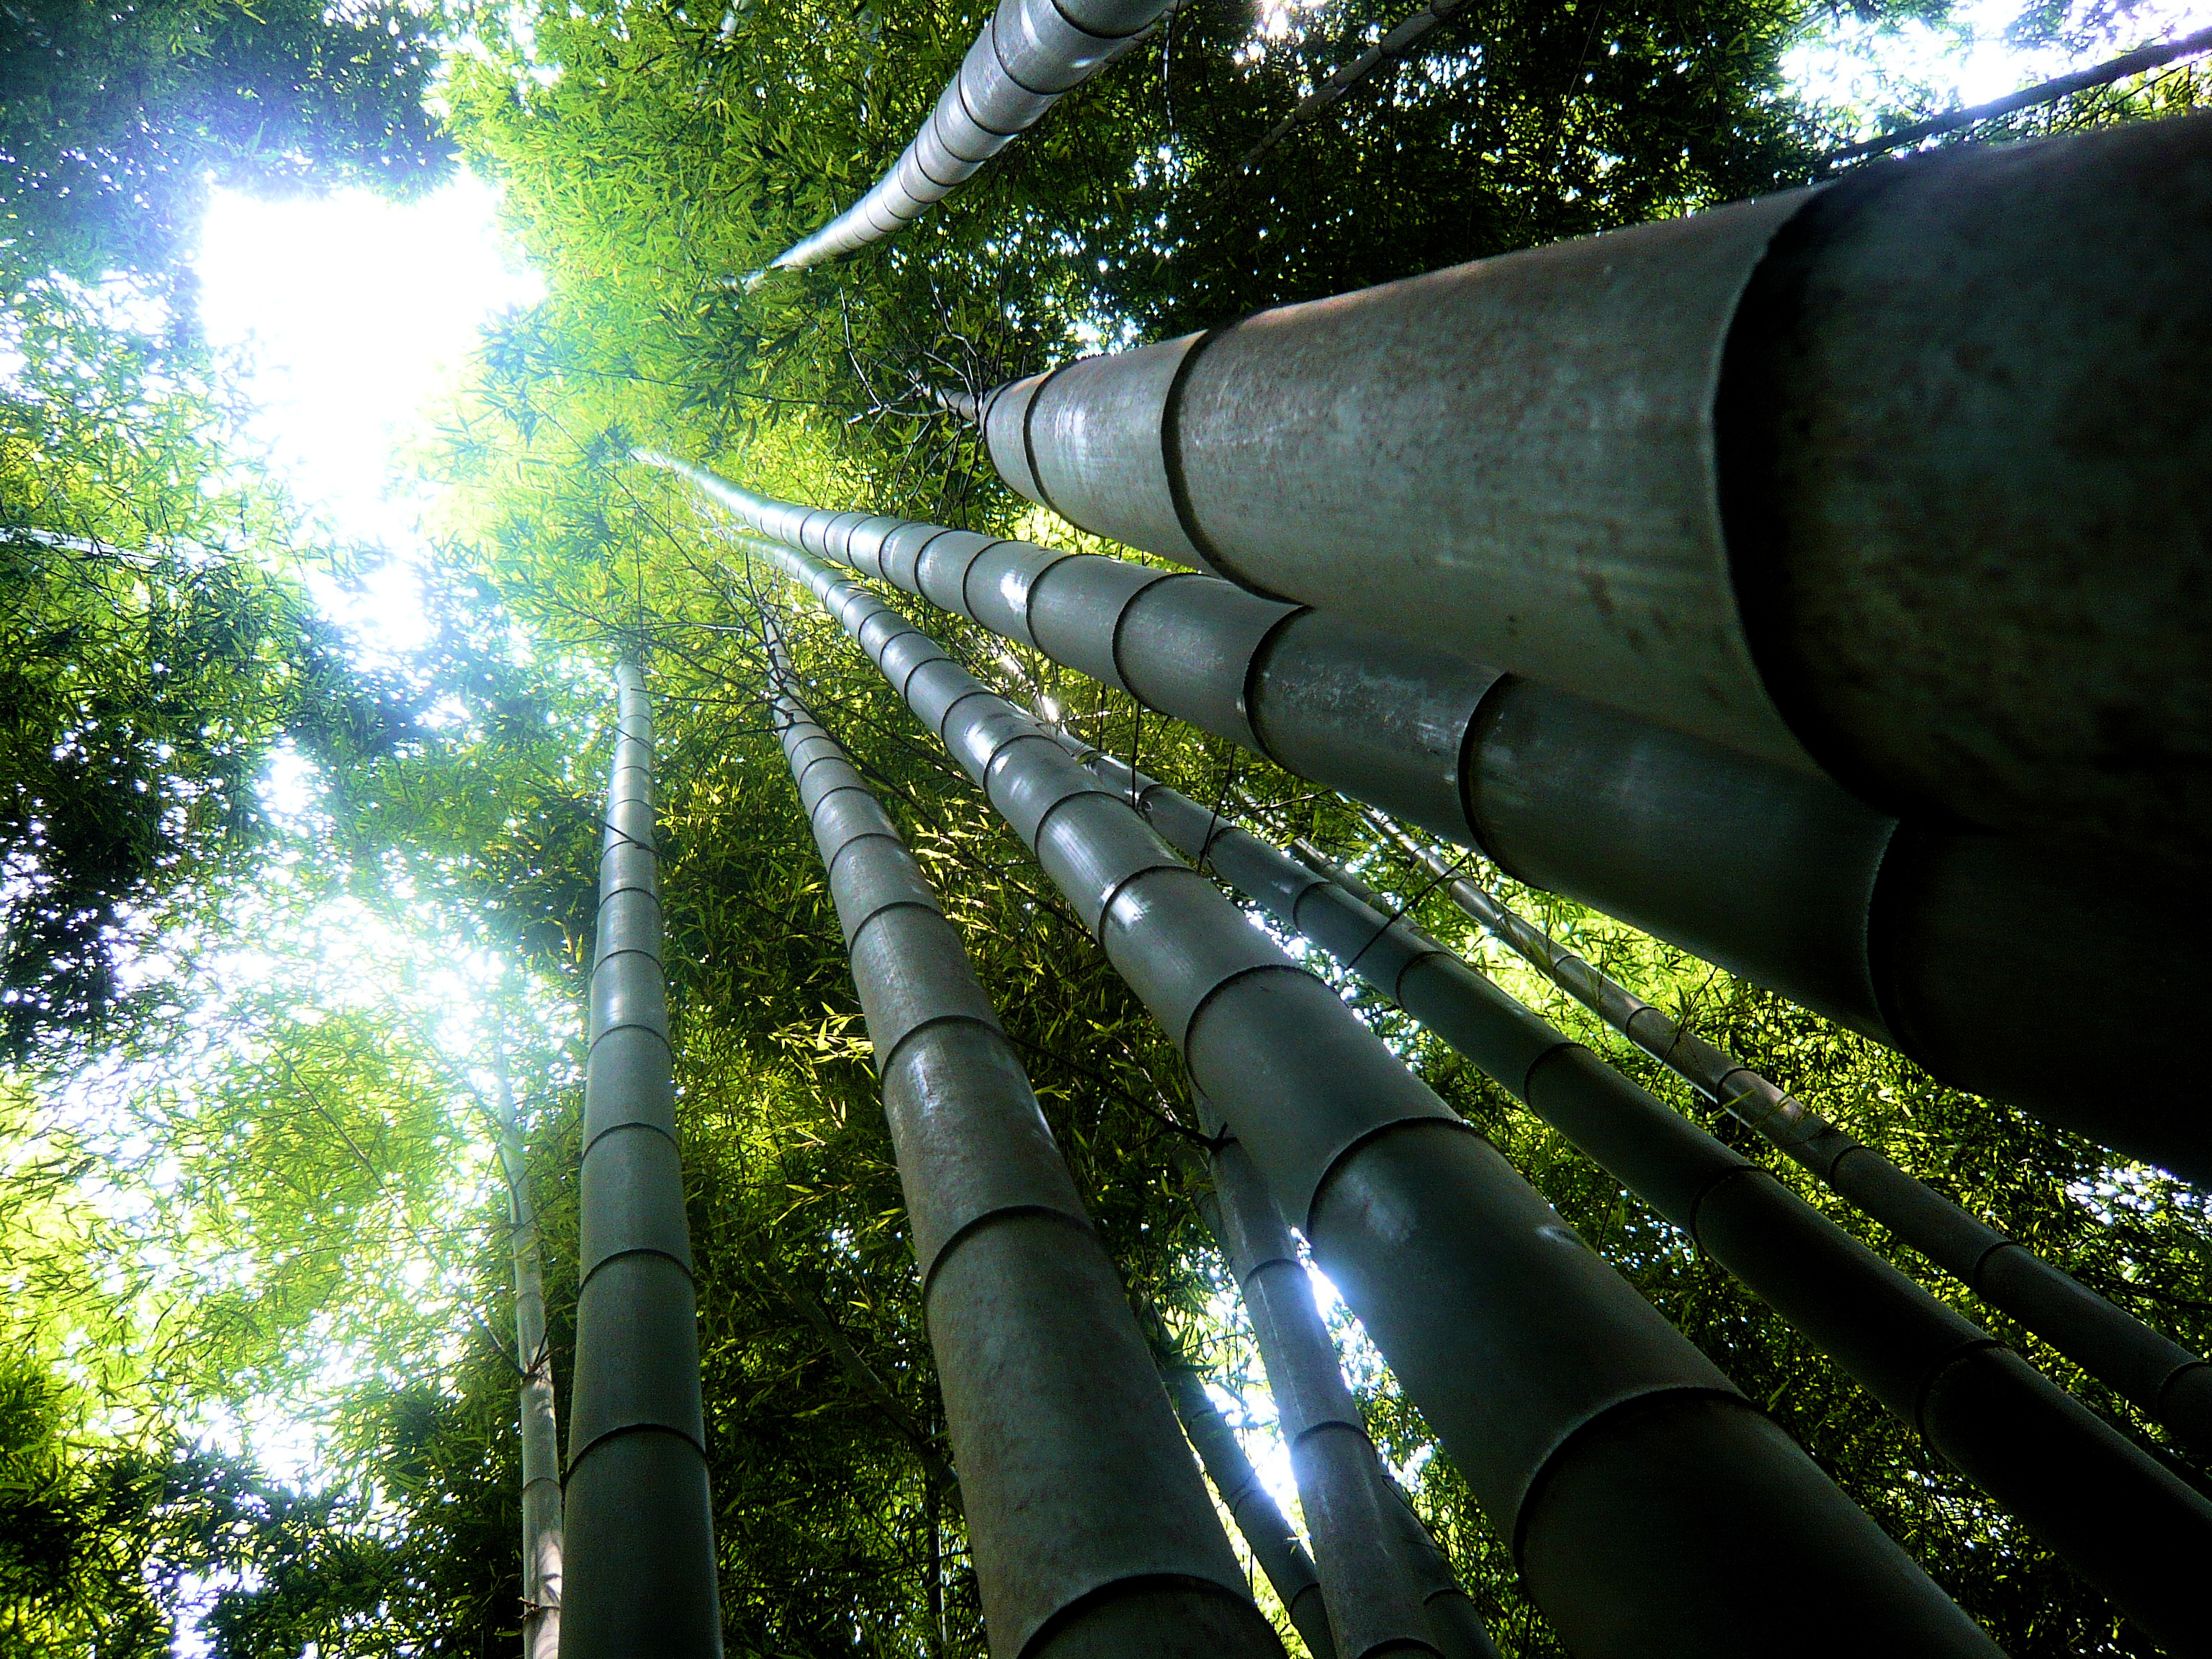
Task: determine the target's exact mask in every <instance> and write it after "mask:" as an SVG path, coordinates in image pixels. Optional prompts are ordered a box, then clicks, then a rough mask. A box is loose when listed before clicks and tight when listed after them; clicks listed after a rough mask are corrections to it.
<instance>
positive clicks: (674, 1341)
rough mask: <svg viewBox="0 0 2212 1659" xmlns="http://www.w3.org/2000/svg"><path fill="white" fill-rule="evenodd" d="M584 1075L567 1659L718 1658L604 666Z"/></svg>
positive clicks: (641, 807)
mask: <svg viewBox="0 0 2212 1659" xmlns="http://www.w3.org/2000/svg"><path fill="white" fill-rule="evenodd" d="M616 684H617V687H618V696H617V702H616V720H615V752H614V763H613V769H612V775H611V781H610V783H609V787H608V790H607V819H606V825H605V836H604V839H603V841H602V842H601V845H600V852H599V929H598V938H597V940H596V943H595V945H594V946H593V951H592V1019H591V1054H590V1058H589V1060H588V1061H587V1062H586V1071H585V1081H584V1164H583V1180H582V1199H581V1212H582V1243H581V1249H580V1262H579V1267H578V1273H579V1277H578V1286H577V1292H576V1360H575V1366H576V1369H575V1383H574V1396H575V1398H574V1407H573V1409H572V1412H571V1413H570V1417H569V1423H568V1483H567V1516H566V1520H567V1528H568V1551H567V1556H566V1560H565V1567H564V1571H565V1582H564V1583H563V1586H562V1588H563V1591H564V1595H563V1601H562V1630H561V1638H562V1650H563V1653H564V1655H565V1659H713V1656H718V1655H720V1652H721V1650H722V1614H721V1599H720V1590H719V1589H718V1587H717V1583H716V1579H715V1570H714V1511H713V1509H712V1506H711V1504H710V1502H709V1499H708V1490H707V1455H706V1441H707V1431H706V1423H705V1417H704V1413H703V1412H702V1407H701V1403H700V1387H699V1332H698V1326H697V1316H696V1309H695V1305H694V1304H695V1298H694V1294H693V1290H692V1282H691V1245H690V1234H689V1229H688V1226H687V1224H686V1222H685V1220H684V1170H683V1161H682V1158H681V1157H680V1155H679V1154H678V1151H677V1143H676V1086H675V1078H674V1061H675V1054H674V1051H673V1049H672V1048H671V1047H670V1043H669V1036H668V1000H667V988H666V986H665V981H664V979H663V976H662V972H661V964H660V896H659V880H658V876H657V872H656V868H655V854H654V842H653V715H652V708H651V705H650V703H648V702H647V698H646V693H645V684H644V680H643V678H641V676H640V674H639V673H638V671H637V670H636V669H635V668H634V667H632V666H631V665H629V664H628V663H624V664H623V665H622V666H621V667H620V668H618V669H617V671H616Z"/></svg>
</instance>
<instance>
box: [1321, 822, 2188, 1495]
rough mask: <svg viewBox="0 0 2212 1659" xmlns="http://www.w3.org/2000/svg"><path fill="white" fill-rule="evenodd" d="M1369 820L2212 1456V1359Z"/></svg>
mask: <svg viewBox="0 0 2212 1659" xmlns="http://www.w3.org/2000/svg"><path fill="white" fill-rule="evenodd" d="M1365 815H1366V817H1367V819H1368V822H1369V823H1371V824H1372V825H1373V826H1374V827H1375V828H1376V829H1377V830H1379V831H1380V832H1381V833H1382V834H1383V836H1386V837H1388V838H1389V840H1390V841H1391V842H1394V843H1395V845H1396V846H1397V847H1399V848H1401V850H1403V851H1404V852H1405V853H1406V854H1407V855H1408V856H1409V857H1411V858H1413V859H1414V860H1417V861H1418V862H1419V865H1420V866H1421V867H1422V868H1423V869H1424V870H1425V871H1427V872H1428V873H1429V875H1430V877H1431V879H1433V880H1434V881H1435V882H1437V884H1438V885H1439V887H1440V888H1441V889H1442V890H1443V892H1444V893H1445V895H1446V896H1449V898H1450V900H1451V901H1452V902H1453V903H1454V904H1455V905H1457V906H1458V907H1459V908H1461V909H1462V910H1463V911H1465V912H1466V913H1467V915H1468V916H1469V917H1470V918H1472V919H1473V920H1474V921H1476V922H1478V923H1479V924H1480V925H1481V927H1483V928H1484V929H1486V931H1487V932H1489V933H1491V934H1492V935H1493V936H1494V937H1496V938H1497V939H1499V940H1500V941H1502V942H1503V943H1504V944H1505V945H1508V946H1509V947H1510V948H1511V949H1512V950H1513V951H1516V952H1517V953H1518V954H1519V955H1520V956H1522V957H1524V958H1525V959H1526V960H1527V961H1528V963H1529V964H1530V965H1531V966H1532V967H1534V968H1535V969H1538V970H1539V971H1540V972H1541V973H1542V974H1543V975H1545V976H1546V977H1547V978H1548V979H1549V980H1550V981H1552V982H1553V984H1554V985H1557V986H1558V987H1559V988H1560V989H1561V990H1563V991H1565V992H1566V993H1567V994H1568V995H1570V996H1571V997H1573V998H1574V999H1575V1000H1577V1002H1580V1003H1581V1004H1582V1005H1583V1006H1584V1007H1586V1008H1588V1009H1589V1011H1590V1012H1592V1013H1595V1014H1596V1015H1597V1016H1598V1017H1599V1018H1601V1019H1602V1020H1604V1021H1605V1022H1606V1024H1608V1025H1610V1026H1612V1027H1613V1030H1616V1031H1618V1032H1620V1034H1621V1036H1625V1037H1626V1038H1627V1039H1628V1040H1629V1041H1630V1042H1632V1043H1634V1044H1635V1045H1636V1046H1637V1047H1638V1048H1641V1049H1643V1050H1644V1053H1645V1054H1650V1056H1651V1057H1652V1058H1653V1059H1654V1060H1657V1061H1659V1062H1660V1063H1661V1064H1662V1065H1663V1066H1666V1067H1667V1068H1668V1070H1669V1071H1671V1072H1673V1073H1674V1075H1675V1076H1677V1077H1679V1078H1680V1079H1682V1080H1683V1081H1684V1082H1685V1083H1687V1084H1688V1085H1690V1086H1691V1087H1692V1088H1693V1089H1695V1090H1697V1091H1698V1092H1699V1094H1701V1095H1703V1096H1705V1097H1706V1098H1707V1099H1708V1100H1711V1102H1713V1103H1714V1104H1716V1105H1717V1106H1719V1107H1720V1108H1721V1109H1723V1110H1724V1111H1726V1112H1728V1113H1729V1114H1730V1115H1732V1116H1734V1117H1735V1118H1736V1119H1738V1120H1739V1121H1741V1122H1743V1123H1745V1124H1747V1125H1749V1126H1750V1127H1752V1128H1753V1129H1756V1130H1757V1131H1759V1133H1760V1134H1762V1135H1764V1136H1765V1138H1766V1139H1768V1140H1770V1141H1771V1142H1772V1143H1773V1144H1774V1145H1775V1146H1777V1147H1778V1148H1779V1149H1781V1150H1782V1151H1783V1152H1787V1153H1788V1154H1789V1155H1790V1158H1793V1159H1795V1160H1796V1163H1797V1164H1800V1165H1801V1166H1802V1167H1803V1168H1804V1169H1805V1170H1808V1171H1809V1172H1810V1173H1811V1174H1812V1175H1813V1176H1814V1178H1815V1179H1816V1180H1818V1181H1820V1183H1821V1184H1822V1185H1824V1186H1826V1188H1829V1189H1830V1190H1831V1191H1832V1192H1834V1193H1836V1194H1838V1195H1839V1196H1841V1197H1843V1198H1844V1199H1846V1200H1849V1201H1850V1203H1852V1204H1853V1205H1855V1206H1857V1207H1858V1208H1859V1209H1860V1210H1861V1211H1863V1212H1865V1213H1866V1214H1867V1215H1869V1216H1870V1217H1872V1218H1874V1219H1875V1220H1876V1221H1879V1222H1880V1223H1881V1225H1883V1226H1885V1227H1887V1228H1888V1229H1889V1230H1890V1231H1891V1232H1892V1233H1893V1234H1894V1235H1895V1236H1896V1237H1897V1238H1898V1239H1899V1242H1900V1243H1905V1244H1909V1245H1911V1247H1912V1248H1913V1249H1916V1250H1917V1251H1919V1252H1920V1253H1921V1254H1922V1255H1924V1256H1926V1257H1927V1258H1928V1259H1929V1261H1932V1262H1934V1263H1935V1264H1936V1266H1937V1267H1941V1268H1942V1270H1943V1271H1944V1272H1945V1273H1949V1274H1950V1275H1951V1276H1952V1277H1953V1278H1954V1279H1957V1280H1959V1281H1960V1283H1961V1284H1963V1285H1966V1287H1967V1288H1968V1289H1969V1290H1971V1291H1973V1292H1974V1294H1975V1295H1976V1296H1978V1297H1980V1298H1981V1299H1982V1300H1983V1301H1984V1302H1986V1303H1988V1304H1990V1306H1991V1307H1992V1308H1995V1309H1997V1310H1999V1311H2000V1312H2002V1313H2005V1314H2008V1315H2010V1316H2012V1317H2013V1318H2015V1319H2016V1320H2018V1321H2019V1322H2021V1324H2022V1325H2024V1326H2026V1327H2027V1328H2028V1329H2029V1330H2031V1331H2033V1332H2034V1333H2035V1334H2037V1335H2038V1336H2039V1337H2041V1338H2043V1340H2045V1341H2046V1342H2048V1343H2050V1344H2051V1346H2052V1347H2054V1348H2056V1349H2057V1351H2058V1352H2060V1353H2063V1354H2064V1355H2065V1356H2066V1357H2067V1358H2069V1359H2070V1360H2072V1361H2073V1362H2074V1363H2075V1364H2077V1365H2079V1366H2081V1369H2082V1370H2085V1371H2087V1372H2088V1373H2089V1375H2090V1376H2093V1377H2095V1378H2096V1379H2097V1380H2098V1381H2099V1382H2100V1383H2104V1384H2105V1385H2106V1386H2107V1387H2108V1388H2110V1389H2112V1390H2113V1391H2114V1392H2115V1393H2117V1394H2118V1395H2120V1396H2121V1397H2122V1398H2123V1399H2124V1400H2126V1401H2128V1402H2129V1403H2130V1405H2132V1406H2134V1407H2136V1409H2137V1410H2138V1411H2141V1412H2142V1413H2143V1414H2144V1415H2145V1416H2146V1417H2148V1418H2150V1419H2153V1420H2154V1421H2155V1422H2159V1423H2162V1424H2164V1425H2166V1428H2167V1429H2168V1430H2169V1431H2172V1434H2173V1435H2174V1437H2176V1438H2177V1439H2179V1440H2180V1441H2181V1442H2182V1443H2183V1444H2185V1445H2186V1446H2188V1447H2190V1448H2191V1449H2194V1450H2195V1451H2196V1452H2197V1453H2198V1455H2205V1454H2207V1453H2212V1364H2207V1363H2206V1362H2205V1361H2204V1359H2203V1358H2202V1357H2200V1356H2199V1355H2197V1354H2194V1353H2191V1352H2190V1351H2189V1350H2188V1349H2186V1348H2185V1347H2183V1346H2181V1345H2180V1344H2179V1343H2178V1342H2176V1341H2175V1340H2173V1339H2172V1337H2169V1336H2166V1335H2164V1334H2161V1333H2160V1332H2158V1331H2154V1330H2153V1329H2152V1328H2150V1327H2149V1326H2148V1325H2146V1324H2144V1323H2143V1322H2142V1321H2141V1320H2140V1319H2137V1318H2136V1316H2134V1315H2133V1314H2131V1313H2129V1312H2128V1311H2127V1310H2125V1309H2123V1308H2120V1307H2118V1306H2116V1305H2114V1304H2112V1303H2111V1302H2108V1301H2106V1299H2105V1298H2104V1297H2101V1296H2099V1295H2098V1294H2097V1293H2096V1292H2095V1291H2093V1290H2091V1289H2090V1288H2089V1287H2088V1286H2087V1285H2084V1284H2081V1282H2080V1281H2079V1280H2077V1279H2074V1278H2072V1277H2071V1276H2069V1274H2067V1273H2063V1272H2061V1271H2060V1270H2059V1269H2058V1268H2057V1267H2053V1266H2051V1263H2049V1262H2048V1261H2045V1260H2043V1258H2042V1257H2040V1256H2039V1255H2036V1254H2035V1253H2034V1252H2033V1251H2032V1250H2030V1249H2028V1248H2027V1246H2026V1245H2025V1244H2022V1243H2021V1242H2020V1241H2019V1240H2018V1239H2015V1238H2008V1237H2006V1236H2005V1235H2004V1234H2002V1233H2001V1232H1999V1231H1997V1230H1996V1228H1994V1227H1992V1226H1990V1225H1989V1224H1988V1223H1987V1222H1985V1221H1984V1220H1982V1219H1981V1218H1979V1217H1978V1216H1975V1215H1972V1214H1971V1213H1969V1212H1967V1211H1966V1210H1964V1209H1961V1208H1960V1206H1958V1205H1956V1204H1954V1203H1953V1202H1952V1201H1951V1200H1949V1199H1948V1198H1946V1197H1944V1196H1943V1195H1942V1194H1941V1193H1939V1192H1937V1191H1936V1189H1935V1188H1932V1187H1930V1186H1929V1185H1928V1184H1927V1183H1926V1182H1923V1181H1916V1180H1915V1179H1913V1177H1912V1176H1909V1175H1907V1174H1905V1171H1904V1170H1900V1169H1899V1168H1898V1167H1897V1165H1895V1164H1893V1163H1891V1162H1890V1161H1889V1160H1888V1159H1887V1158H1884V1157H1883V1156H1882V1155H1881V1153H1880V1152H1876V1151H1875V1149H1874V1148H1873V1147H1871V1146H1867V1145H1865V1144H1864V1143H1863V1142H1862V1141H1860V1140H1858V1139H1856V1138H1854V1137H1853V1136H1851V1135H1849V1134H1847V1133H1844V1131H1843V1130H1841V1129H1839V1128H1838V1127H1836V1126H1835V1125H1834V1124H1833V1123H1831V1122H1830V1121H1828V1120H1827V1119H1826V1118H1825V1117H1823V1116H1822V1115H1820V1113H1818V1112H1816V1111H1814V1110H1813V1109H1812V1108H1810V1107H1809V1106H1808V1105H1806V1104H1805V1103H1803V1102H1802V1101H1801V1100H1799V1099H1797V1098H1796V1097H1795V1096H1794V1095H1791V1094H1790V1093H1789V1092H1788V1091H1785V1090H1784V1089H1783V1088H1781V1087H1780V1086H1778V1085H1776V1084H1775V1083H1774V1082H1772V1081H1771V1079H1768V1078H1765V1077H1764V1076H1762V1075H1761V1074H1760V1073H1757V1072H1755V1071H1753V1070H1752V1069H1751V1067H1749V1066H1746V1065H1745V1064H1744V1063H1743V1062H1742V1061H1741V1060H1738V1059H1736V1057H1735V1055H1733V1054H1729V1053H1728V1052H1727V1051H1726V1050H1725V1049H1723V1048H1719V1047H1717V1045H1715V1044H1713V1043H1711V1042H1706V1041H1705V1038H1703V1037H1701V1036H1699V1035H1698V1034H1697V1033H1696V1032H1694V1031H1692V1030H1687V1029H1686V1028H1685V1027H1684V1026H1683V1025H1682V1024H1680V1023H1679V1022H1678V1021H1676V1020H1674V1019H1671V1018H1668V1016H1667V1015H1666V1014H1665V1013H1663V1012H1661V1011H1660V1010H1659V1009H1657V1008H1655V1007H1653V1006H1651V1005H1650V1003H1648V1002H1646V1001H1644V1000H1643V999H1642V998H1641V997H1639V996H1638V995H1636V994H1634V993H1633V992H1632V991H1630V990H1628V989H1627V988H1626V987H1625V986H1622V985H1620V984H1619V983H1617V982H1615V981H1613V980H1611V979H1609V978H1607V976H1606V975H1603V974H1601V973H1600V972H1599V971H1598V970H1597V969H1595V968H1593V967H1592V966H1590V964H1589V963H1587V962H1585V961H1583V959H1582V957H1578V956H1577V955H1575V954H1574V952H1573V951H1569V950H1567V949H1566V948H1565V946H1564V945H1561V944H1560V943H1559V941H1558V940H1557V939H1553V937H1552V936H1551V935H1550V934H1549V933H1546V932H1544V930H1543V929H1542V928H1541V927H1537V926H1536V925H1535V924H1534V923H1533V922H1531V921H1528V920H1527V919H1526V918H1525V917H1523V916H1522V915H1519V914H1518V913H1517V912H1516V911H1514V910H1512V909H1511V908H1509V907H1508V906H1506V905H1505V904H1504V902H1502V901H1500V900H1499V899H1498V896H1497V895H1496V894H1494V893H1492V892H1491V891H1490V890H1488V889H1486V888H1484V887H1481V886H1479V885H1477V884H1475V883H1474V882H1473V881H1470V880H1469V879H1468V878H1467V877H1466V876H1464V875H1462V874H1460V873H1459V872H1457V871H1456V870H1455V868H1454V867H1453V866H1452V865H1451V863H1450V862H1449V861H1448V860H1445V859H1443V858H1442V857H1440V856H1439V855H1438V854H1437V853H1436V852H1435V851H1434V850H1433V849H1432V848H1428V847H1425V846H1424V845H1422V844H1421V843H1420V842H1418V841H1416V840H1414V839H1413V837H1412V836H1408V835H1407V834H1406V833H1405V831H1404V830H1403V829H1400V828H1399V827H1398V826H1397V825H1396V824H1395V823H1391V822H1390V820H1389V818H1388V817H1384V816H1383V814H1381V813H1379V812H1376V811H1374V810H1373V809H1372V808H1371V807H1370V808H1367V809H1365ZM1297 851H1298V855H1299V857H1300V858H1302V859H1304V860H1305V861H1306V862H1307V863H1308V864H1310V865H1312V866H1314V867H1315V868H1316V870H1318V871H1319V872H1321V873H1322V874H1324V875H1327V876H1328V877H1329V878H1331V879H1333V880H1335V881H1337V882H1338V883H1339V884H1342V885H1344V886H1346V887H1347V888H1348V889H1350V890H1352V892H1353V894H1354V895H1355V896H1358V897H1359V898H1361V899H1362V900H1364V902H1366V903H1368V904H1369V905H1370V906H1372V907H1375V908H1378V909H1379V908H1383V902H1382V900H1381V899H1380V898H1379V897H1378V896H1376V895H1375V894H1373V893H1371V892H1370V891H1368V890H1365V889H1364V888H1363V887H1362V886H1361V885H1360V884H1359V883H1358V880H1357V878H1353V877H1352V876H1350V875H1349V874H1348V873H1347V872H1345V871H1343V870H1341V869H1340V868H1338V867H1337V866H1335V865H1334V864H1333V863H1331V862H1328V860H1327V858H1326V855H1325V854H1322V853H1321V851H1320V849H1319V848H1311V847H1310V846H1308V844H1307V843H1305V842H1298V843H1297Z"/></svg>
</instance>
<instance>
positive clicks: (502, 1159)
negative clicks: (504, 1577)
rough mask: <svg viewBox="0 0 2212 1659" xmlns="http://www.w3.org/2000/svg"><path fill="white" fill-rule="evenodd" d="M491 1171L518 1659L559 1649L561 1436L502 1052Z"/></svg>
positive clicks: (553, 1655)
mask: <svg viewBox="0 0 2212 1659" xmlns="http://www.w3.org/2000/svg"><path fill="white" fill-rule="evenodd" d="M498 1084H499V1095H498V1108H497V1109H498V1120H499V1168H500V1174H501V1176H502V1177H503V1178H504V1180H505V1182H506V1184H507V1251H508V1255H509V1256H510V1258H511V1259H512V1261H513V1264H514V1352H515V1353H516V1355H517V1356H518V1357H519V1358H520V1359H521V1361H522V1380H521V1382H520V1383H519V1384H518V1386H517V1388H516V1395H517V1400H516V1406H517V1410H518V1413H519V1415H520V1425H521V1431H522V1606H523V1613H522V1654H523V1659H557V1656H558V1655H559V1653H560V1651H561V1550H562V1528H561V1431H560V1425H559V1422H558V1419H556V1415H555V1411H554V1398H553V1350H552V1349H551V1347H550V1346H548V1345H547V1343H546V1340H545V1268H544V1260H543V1258H542V1257H541V1255H539V1244H538V1209H537V1206H536V1205H534V1204H533V1203H532V1201H531V1197H530V1170H529V1165H528V1164H527V1163H526V1161H525V1158H524V1151H525V1149H524V1146H523V1142H522V1123H521V1120H520V1116H519V1115H518V1114H517V1112H516V1110H515V1104H514V1087H513V1082H512V1080H511V1079H510V1078H509V1076H508V1074H507V1054H506V1051H505V1050H504V1049H503V1048H502V1049H501V1052H500V1055H499V1068H498Z"/></svg>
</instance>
